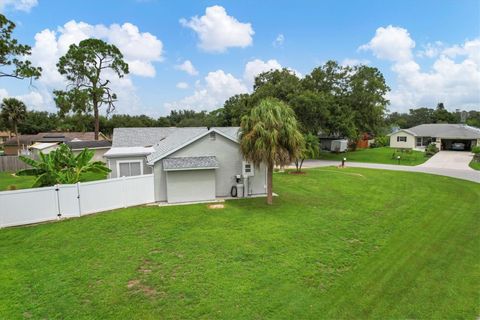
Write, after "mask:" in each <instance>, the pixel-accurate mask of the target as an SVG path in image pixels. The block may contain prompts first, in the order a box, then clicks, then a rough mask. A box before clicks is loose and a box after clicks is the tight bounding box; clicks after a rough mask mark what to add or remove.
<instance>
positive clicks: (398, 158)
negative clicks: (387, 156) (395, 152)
mask: <svg viewBox="0 0 480 320" xmlns="http://www.w3.org/2000/svg"><path fill="white" fill-rule="evenodd" d="M397 160H398V164H400V156H397Z"/></svg>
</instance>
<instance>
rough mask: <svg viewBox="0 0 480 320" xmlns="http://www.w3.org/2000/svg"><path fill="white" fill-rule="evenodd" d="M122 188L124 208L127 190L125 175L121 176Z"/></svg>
mask: <svg viewBox="0 0 480 320" xmlns="http://www.w3.org/2000/svg"><path fill="white" fill-rule="evenodd" d="M122 190H123V207H124V208H126V207H127V203H128V202H127V195H128V192H127V183H126V179H125V176H123V177H122Z"/></svg>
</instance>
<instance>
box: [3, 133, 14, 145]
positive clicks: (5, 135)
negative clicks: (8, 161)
mask: <svg viewBox="0 0 480 320" xmlns="http://www.w3.org/2000/svg"><path fill="white" fill-rule="evenodd" d="M14 136H15V135H14V134H13V133H11V132H10V131H0V147H1V146H3V144H4V143H5V141H7V140H8V139H10V138H11V137H14Z"/></svg>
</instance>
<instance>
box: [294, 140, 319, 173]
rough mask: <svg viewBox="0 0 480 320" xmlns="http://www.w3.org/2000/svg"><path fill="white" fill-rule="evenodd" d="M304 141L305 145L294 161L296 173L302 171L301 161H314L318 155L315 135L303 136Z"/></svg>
mask: <svg viewBox="0 0 480 320" xmlns="http://www.w3.org/2000/svg"><path fill="white" fill-rule="evenodd" d="M304 141H305V143H304V145H303V146H302V152H301V154H300V157H299V158H296V159H295V167H296V168H297V172H301V171H302V166H303V161H305V159H315V158H316V157H317V156H318V155H319V153H320V142H319V141H318V137H317V136H316V135H314V134H311V133H307V134H306V135H305V136H304Z"/></svg>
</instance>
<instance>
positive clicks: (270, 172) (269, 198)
mask: <svg viewBox="0 0 480 320" xmlns="http://www.w3.org/2000/svg"><path fill="white" fill-rule="evenodd" d="M272 185H273V164H270V165H268V170H267V204H272V203H273V192H272Z"/></svg>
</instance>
